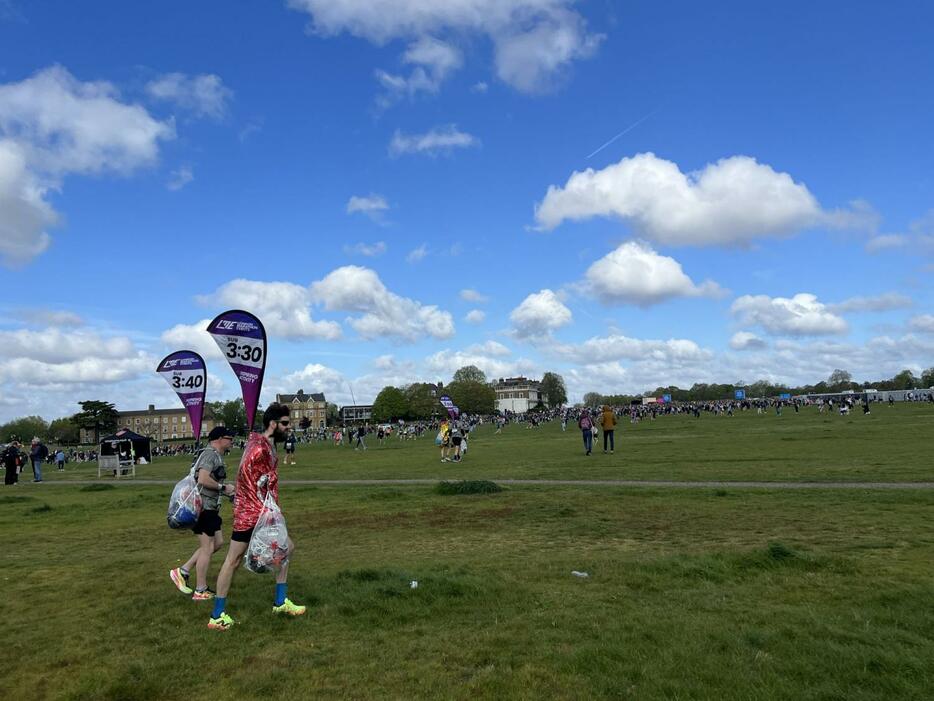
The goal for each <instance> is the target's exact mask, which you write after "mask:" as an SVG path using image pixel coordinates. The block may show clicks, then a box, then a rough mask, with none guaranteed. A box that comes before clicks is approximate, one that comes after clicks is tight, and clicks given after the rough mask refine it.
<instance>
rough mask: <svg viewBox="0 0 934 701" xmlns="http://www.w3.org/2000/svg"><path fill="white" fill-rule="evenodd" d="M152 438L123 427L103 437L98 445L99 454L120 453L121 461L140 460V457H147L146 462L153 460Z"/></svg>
mask: <svg viewBox="0 0 934 701" xmlns="http://www.w3.org/2000/svg"><path fill="white" fill-rule="evenodd" d="M149 443H150V439H149V438H147V437H146V436H141V435H139V434H138V433H134V432H133V431H131V430H130V429H128V428H121V429H120V430H119V431H117V432H116V433H115V434H113V435H112V436H106V437H105V438H101V442H100V446H99V447H98V455H119V456H120V461H121V462H124V461H130V460H132V461H133V462H134V463H135V462H138V461H139V459H140V458H146V462H148V463H151V462H152V451H151V450H150V447H149Z"/></svg>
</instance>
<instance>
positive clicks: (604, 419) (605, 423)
mask: <svg viewBox="0 0 934 701" xmlns="http://www.w3.org/2000/svg"><path fill="white" fill-rule="evenodd" d="M600 426H601V427H602V428H603V452H604V453H605V452H606V446H607V443H609V445H610V452H611V453H612V452H613V450H614V447H615V446H614V443H613V436H614V434H615V433H616V414H615V413H614V412H613V410H612V409H611V408H610V407H609V406H607V405H604V406H603V413H602V414H601V415H600Z"/></svg>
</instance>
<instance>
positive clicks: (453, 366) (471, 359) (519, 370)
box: [419, 349, 538, 380]
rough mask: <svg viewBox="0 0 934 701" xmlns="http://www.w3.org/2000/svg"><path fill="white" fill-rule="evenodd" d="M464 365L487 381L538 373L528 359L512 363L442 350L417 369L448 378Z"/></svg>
mask: <svg viewBox="0 0 934 701" xmlns="http://www.w3.org/2000/svg"><path fill="white" fill-rule="evenodd" d="M465 365H474V366H476V367H478V368H480V369H481V370H482V371H483V372H484V374H486V378H487V380H493V379H494V378H497V377H514V376H516V375H521V374H529V375H530V374H533V373H536V372H538V364H537V363H535V362H533V361H531V360H529V359H528V358H517V359H516V360H514V361H505V360H502V359H501V358H492V357H490V356H489V355H488V354H484V353H476V352H471V351H470V350H467V351H453V350H449V349H444V350H441V351H438V352H437V353H433V354H432V355H429V356H428V357H427V358H425V359H424V360H423V361H422V362H420V363H419V368H420V369H422V370H423V372H424V373H425V374H426V375H427V376H428V377H431V376H432V374H434V375H435V376H436V377H438V378H448V377H451V376H453V375H454V373H455V372H457V370H459V369H460V368H462V367H464V366H465Z"/></svg>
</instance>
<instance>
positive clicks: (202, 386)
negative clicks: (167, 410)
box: [156, 350, 208, 441]
mask: <svg viewBox="0 0 934 701" xmlns="http://www.w3.org/2000/svg"><path fill="white" fill-rule="evenodd" d="M156 372H157V373H159V374H160V375H161V376H162V377H163V379H164V380H165V381H166V382H168V383H169V386H170V387H171V388H172V389H174V390H175V394H177V395H178V398H179V399H181V400H182V406H183V407H185V411H187V412H188V419H189V420H190V421H191V435H193V436H194V437H195V440H196V441H199V440H201V419H202V417H203V416H204V397H205V395H207V391H208V370H207V366H206V365H205V364H204V358H202V357H201V356H200V355H198V354H197V353H195V352H194V351H190V350H180V351H175V352H174V353H170V354H169V355H167V356H165V357H164V358H163V359H162V361H161V362H160V363H159V365H157V366H156Z"/></svg>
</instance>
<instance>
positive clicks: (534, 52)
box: [288, 0, 602, 92]
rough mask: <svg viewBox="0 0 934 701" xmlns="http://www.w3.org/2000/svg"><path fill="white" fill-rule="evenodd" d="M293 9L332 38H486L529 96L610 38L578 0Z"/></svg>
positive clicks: (508, 77)
mask: <svg viewBox="0 0 934 701" xmlns="http://www.w3.org/2000/svg"><path fill="white" fill-rule="evenodd" d="M288 4H289V6H290V7H292V8H294V9H297V10H302V11H304V12H307V13H308V14H309V15H311V18H312V25H311V27H312V30H313V31H315V32H317V33H318V34H321V35H324V36H329V35H336V34H340V33H342V32H347V33H349V34H352V35H354V36H358V37H361V38H364V39H367V40H369V41H371V42H373V43H376V44H385V43H386V42H388V41H392V40H395V39H411V38H414V39H416V44H417V43H418V42H419V41H424V40H431V39H428V37H438V36H441V35H447V34H451V35H453V36H455V37H463V36H467V37H468V38H469V37H470V35H471V34H478V35H480V36H482V37H485V38H486V39H488V40H489V41H490V42H491V43H492V45H493V50H494V61H495V68H496V74H497V76H498V77H499V78H500V79H501V80H503V81H505V82H507V83H509V84H510V85H512V86H513V87H515V88H517V89H518V90H521V91H524V92H538V91H541V90H543V89H547V88H549V87H551V86H552V85H553V84H554V82H555V80H556V78H557V77H559V76H560V75H561V73H562V72H563V71H564V70H565V69H566V68H567V67H568V65H569V64H570V63H571V62H572V61H574V60H575V59H578V58H586V57H588V56H590V55H591V54H592V53H593V52H594V50H595V49H596V47H597V45H598V44H599V42H600V40H601V39H602V36H600V35H595V34H588V32H587V28H586V23H585V21H584V18H583V17H582V16H581V15H580V14H578V13H577V12H574V11H573V10H571V9H570V7H571V5H572V4H573V2H572V0H456V1H452V2H427V1H426V0H288ZM433 40H437V39H433ZM411 51H412V48H411V47H410V48H409V52H411ZM409 62H410V63H413V61H409ZM429 78H430V75H429Z"/></svg>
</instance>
